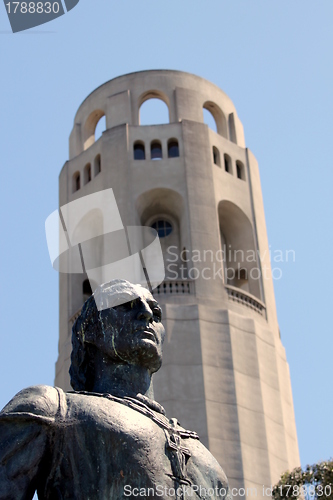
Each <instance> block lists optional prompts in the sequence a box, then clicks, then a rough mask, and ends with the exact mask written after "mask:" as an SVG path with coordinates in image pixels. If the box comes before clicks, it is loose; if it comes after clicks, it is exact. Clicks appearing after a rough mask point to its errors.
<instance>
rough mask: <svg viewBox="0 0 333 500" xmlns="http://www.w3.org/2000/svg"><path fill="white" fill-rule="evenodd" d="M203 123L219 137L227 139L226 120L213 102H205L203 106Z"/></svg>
mask: <svg viewBox="0 0 333 500" xmlns="http://www.w3.org/2000/svg"><path fill="white" fill-rule="evenodd" d="M203 119H204V123H206V124H207V125H208V127H209V128H211V129H212V130H214V132H216V133H217V134H219V135H222V136H223V137H225V138H228V129H227V120H226V117H225V116H224V113H223V111H222V110H221V109H220V108H219V107H218V106H217V105H216V104H215V103H213V102H211V101H207V102H205V103H204V105H203Z"/></svg>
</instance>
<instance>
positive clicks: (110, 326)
mask: <svg viewBox="0 0 333 500" xmlns="http://www.w3.org/2000/svg"><path fill="white" fill-rule="evenodd" d="M127 292H128V299H129V300H128V301H127V302H125V303H122V304H121V305H116V306H114V307H111V308H109V309H105V310H103V311H101V318H102V324H103V331H102V335H101V337H100V338H99V339H98V340H97V342H96V345H97V347H98V348H99V349H100V350H101V351H102V352H103V355H104V356H105V357H106V358H110V359H112V360H113V362H117V363H121V362H124V363H129V364H137V365H142V366H145V367H146V368H149V369H150V371H151V372H152V373H153V372H156V371H157V370H158V369H159V368H160V366H161V364H162V343H163V340H164V335H165V330H164V327H163V325H162V323H161V319H162V314H161V308H160V306H159V305H158V303H157V302H156V300H155V299H154V297H153V296H152V295H151V294H150V293H149V292H148V290H145V289H144V288H142V289H141V290H140V292H139V296H137V295H138V289H137V288H135V290H134V287H133V289H130V288H128V290H127ZM123 293H124V292H122V296H123Z"/></svg>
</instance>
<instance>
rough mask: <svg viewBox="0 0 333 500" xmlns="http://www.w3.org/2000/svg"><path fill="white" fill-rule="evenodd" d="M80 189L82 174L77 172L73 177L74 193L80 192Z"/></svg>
mask: <svg viewBox="0 0 333 500" xmlns="http://www.w3.org/2000/svg"><path fill="white" fill-rule="evenodd" d="M80 187H81V179H80V172H76V173H75V174H74V175H73V193H75V191H78V190H79V189H80Z"/></svg>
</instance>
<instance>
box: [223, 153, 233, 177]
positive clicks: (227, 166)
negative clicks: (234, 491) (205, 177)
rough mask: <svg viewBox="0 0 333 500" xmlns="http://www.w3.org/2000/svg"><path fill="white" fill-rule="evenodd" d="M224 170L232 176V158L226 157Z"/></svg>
mask: <svg viewBox="0 0 333 500" xmlns="http://www.w3.org/2000/svg"><path fill="white" fill-rule="evenodd" d="M224 170H225V171H226V172H228V173H229V174H231V173H232V172H231V158H230V156H228V155H224Z"/></svg>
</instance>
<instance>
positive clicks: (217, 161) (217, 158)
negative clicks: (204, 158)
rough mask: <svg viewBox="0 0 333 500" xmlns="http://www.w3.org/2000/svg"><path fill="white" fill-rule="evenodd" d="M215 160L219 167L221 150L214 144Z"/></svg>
mask: <svg viewBox="0 0 333 500" xmlns="http://www.w3.org/2000/svg"><path fill="white" fill-rule="evenodd" d="M213 161H214V163H215V165H217V166H218V167H220V166H221V159H220V151H219V150H218V149H217V148H216V147H215V146H213Z"/></svg>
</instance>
